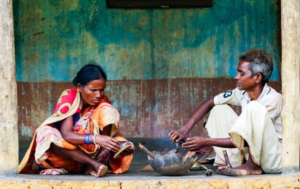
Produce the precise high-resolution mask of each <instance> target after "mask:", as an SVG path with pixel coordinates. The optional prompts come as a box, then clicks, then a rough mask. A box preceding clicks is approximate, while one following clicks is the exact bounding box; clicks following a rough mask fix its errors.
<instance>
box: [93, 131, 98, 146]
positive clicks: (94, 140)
mask: <svg viewBox="0 0 300 189" xmlns="http://www.w3.org/2000/svg"><path fill="white" fill-rule="evenodd" d="M96 135H98V134H94V136H93V142H94V144H95V145H97V144H96Z"/></svg>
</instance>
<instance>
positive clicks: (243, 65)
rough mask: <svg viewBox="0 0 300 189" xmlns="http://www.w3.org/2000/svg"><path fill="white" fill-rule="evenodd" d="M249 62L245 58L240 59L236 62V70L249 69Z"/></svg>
mask: <svg viewBox="0 0 300 189" xmlns="http://www.w3.org/2000/svg"><path fill="white" fill-rule="evenodd" d="M250 64H251V63H250V62H248V61H245V60H241V61H240V62H239V64H238V68H237V69H238V70H249V65H250Z"/></svg>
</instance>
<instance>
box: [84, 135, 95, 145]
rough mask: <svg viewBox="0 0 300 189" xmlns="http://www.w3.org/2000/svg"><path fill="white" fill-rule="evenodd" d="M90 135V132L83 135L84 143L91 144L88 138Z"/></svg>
mask: <svg viewBox="0 0 300 189" xmlns="http://www.w3.org/2000/svg"><path fill="white" fill-rule="evenodd" d="M90 135H91V134H86V135H85V136H84V143H85V144H93V143H91V142H90V140H89V137H90Z"/></svg>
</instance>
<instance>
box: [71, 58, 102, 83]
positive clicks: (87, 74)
mask: <svg viewBox="0 0 300 189" xmlns="http://www.w3.org/2000/svg"><path fill="white" fill-rule="evenodd" d="M97 79H104V80H105V81H106V74H105V73H104V71H103V69H102V68H101V66H99V65H97V64H96V63H95V62H93V61H92V62H90V63H89V64H87V65H85V66H83V67H82V68H81V69H80V70H79V72H77V75H76V77H75V78H74V79H73V85H74V86H75V87H76V86H77V83H79V84H80V85H81V86H82V87H84V86H85V85H86V84H88V83H89V82H90V81H93V80H97Z"/></svg>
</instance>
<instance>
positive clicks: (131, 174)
mask: <svg viewBox="0 0 300 189" xmlns="http://www.w3.org/2000/svg"><path fill="white" fill-rule="evenodd" d="M130 141H132V142H133V143H134V144H135V146H136V151H135V152H134V158H133V161H132V164H131V167H130V169H129V171H128V172H126V173H125V174H118V175H115V174H107V175H106V176H105V177H102V178H94V177H93V176H89V175H59V176H44V175H30V174H20V175H18V176H17V177H14V179H17V180H19V179H21V180H36V179H38V180H57V181H63V180H70V181H78V180H82V181H89V180H93V181H96V180H101V181H120V180H129V181H130V180H169V179H171V180H172V179H176V180H185V179H188V180H190V179H192V180H194V179H197V180H198V179H230V178H233V177H228V176H222V175H217V174H216V173H215V170H216V168H217V167H215V166H213V165H212V164H205V166H207V167H208V168H210V169H212V170H213V171H214V172H213V175H212V176H210V177H206V176H205V170H201V169H198V168H195V169H193V170H192V171H190V172H187V173H185V174H184V175H181V176H163V175H160V174H159V173H157V172H141V171H140V170H141V169H142V168H143V167H144V166H146V165H148V164H149V161H148V159H147V156H146V154H145V153H144V152H143V151H141V150H140V149H139V147H138V144H139V143H141V144H143V145H144V146H146V147H147V148H148V149H149V150H150V151H152V150H158V151H163V150H164V149H165V148H168V149H173V148H174V144H173V143H172V142H171V141H170V140H169V139H168V138H159V139H139V138H134V139H130ZM29 144H30V142H29V141H21V142H20V154H19V156H20V161H21V160H22V158H23V156H24V154H25V152H26V150H27V148H28V146H29ZM265 176H268V177H274V176H275V177H276V176H281V174H264V175H257V176H246V177H243V178H260V177H265ZM235 178H237V177H235ZM6 179H7V178H6ZM0 180H1V178H0Z"/></svg>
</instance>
